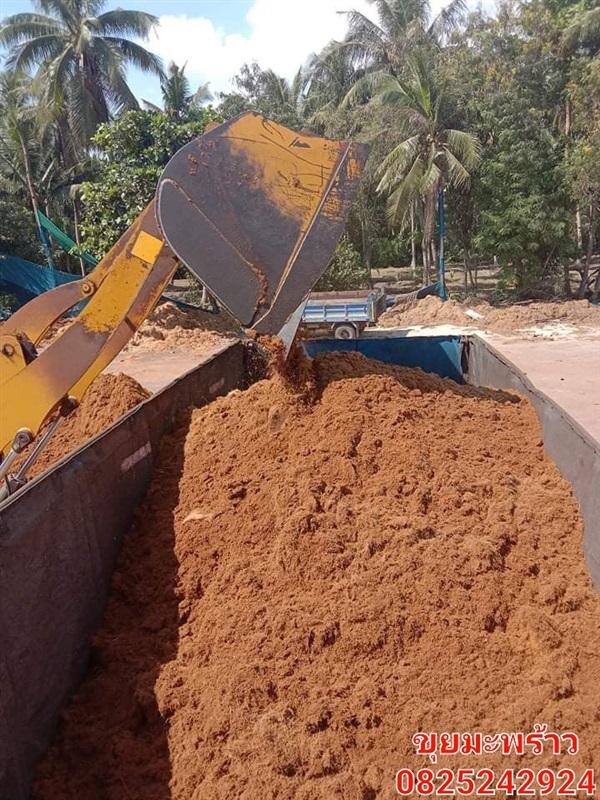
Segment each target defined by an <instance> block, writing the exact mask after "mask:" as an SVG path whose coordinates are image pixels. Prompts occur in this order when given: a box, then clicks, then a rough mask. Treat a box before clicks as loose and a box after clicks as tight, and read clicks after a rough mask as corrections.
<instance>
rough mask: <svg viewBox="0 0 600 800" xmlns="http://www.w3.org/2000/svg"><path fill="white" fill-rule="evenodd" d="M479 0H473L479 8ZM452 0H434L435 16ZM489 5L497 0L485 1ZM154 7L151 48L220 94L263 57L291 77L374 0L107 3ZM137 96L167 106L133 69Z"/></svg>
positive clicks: (14, 6)
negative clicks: (349, 14) (156, 21)
mask: <svg viewBox="0 0 600 800" xmlns="http://www.w3.org/2000/svg"><path fill="white" fill-rule="evenodd" d="M477 1H478V0H471V5H472V6H475V5H476V3H477ZM447 2H448V0H431V5H432V8H433V11H434V13H435V12H437V11H439V10H440V8H441V7H442V6H443V5H445V4H446V3H447ZM482 2H483V4H484V7H487V8H489V7H490V6H491V5H492V4H493V0H482ZM118 6H121V7H122V8H131V9H136V10H141V11H148V12H150V13H152V14H155V15H156V16H157V17H159V18H160V26H159V28H158V29H157V33H156V34H153V35H152V37H151V39H150V41H148V42H146V43H144V44H145V47H147V48H148V49H150V50H152V51H153V52H155V53H157V54H158V55H159V56H161V57H162V59H163V60H164V62H165V63H168V62H169V61H175V62H176V63H177V64H179V65H180V66H181V65H183V64H187V66H186V74H187V76H188V78H189V79H190V82H191V84H192V88H193V89H195V88H196V87H197V86H198V85H200V84H201V83H206V82H209V83H210V87H211V89H212V91H213V92H218V91H231V90H232V88H233V86H232V83H231V78H232V77H233V76H234V75H235V74H237V72H238V71H239V69H240V67H241V66H242V64H244V63H245V62H250V61H252V60H257V61H258V62H259V64H260V65H261V67H263V68H267V67H269V68H271V69H274V70H275V71H276V72H277V73H279V74H280V75H284V76H285V77H287V78H292V77H293V75H294V74H295V72H296V71H297V70H298V68H299V67H300V66H301V65H302V64H303V63H304V61H305V60H306V59H307V58H308V56H310V55H311V53H313V52H317V51H319V50H320V49H321V48H322V47H324V46H325V45H326V44H327V42H329V41H330V40H331V39H339V38H341V37H342V36H343V35H344V33H345V29H346V23H345V17H344V15H343V13H340V12H344V11H349V10H351V9H357V10H359V11H362V12H363V13H367V14H369V15H372V14H373V11H372V7H370V6H369V3H368V0H301V2H300V3H293V2H292V0H108V2H107V3H106V8H107V10H108V9H111V8H117V7H118ZM33 10H34V9H33V6H32V4H31V2H29V0H0V19H1V18H4V17H6V16H8V15H10V14H16V13H20V12H23V11H33ZM129 82H130V85H131V87H132V89H133V91H134V92H135V94H136V95H137V96H138V97H140V98H144V99H146V100H150V101H152V102H154V103H160V89H159V85H158V80H157V79H156V78H153V77H148V76H145V75H142V74H141V73H138V72H137V71H135V70H133V71H131V73H130V75H129Z"/></svg>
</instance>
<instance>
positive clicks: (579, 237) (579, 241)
mask: <svg viewBox="0 0 600 800" xmlns="http://www.w3.org/2000/svg"><path fill="white" fill-rule="evenodd" d="M575 234H576V236H577V249H578V250H579V253H581V251H582V250H583V233H582V230H581V209H580V207H579V203H577V205H576V206H575Z"/></svg>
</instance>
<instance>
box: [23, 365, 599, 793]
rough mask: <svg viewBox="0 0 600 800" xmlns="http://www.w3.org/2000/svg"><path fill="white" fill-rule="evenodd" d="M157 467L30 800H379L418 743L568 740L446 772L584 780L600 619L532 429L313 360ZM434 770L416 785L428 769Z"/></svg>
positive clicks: (492, 398)
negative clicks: (522, 736)
mask: <svg viewBox="0 0 600 800" xmlns="http://www.w3.org/2000/svg"><path fill="white" fill-rule="evenodd" d="M311 393H312V396H310V397H309V396H308V395H307V394H306V393H302V392H299V391H298V390H297V389H296V388H294V387H290V385H289V384H288V383H286V381H285V380H284V379H282V378H281V377H279V376H275V377H273V378H272V379H270V380H264V381H261V382H259V383H257V384H255V385H254V386H252V387H251V388H250V389H248V390H247V391H245V392H237V391H236V392H233V393H231V394H230V395H229V396H227V397H226V398H223V399H220V400H216V401H215V402H214V403H212V404H210V405H209V406H207V407H206V408H204V409H201V410H195V411H193V412H192V414H191V417H190V419H189V420H187V421H186V423H185V424H182V426H181V427H180V428H179V429H178V430H177V431H176V432H175V433H174V434H173V435H172V436H170V437H169V438H167V439H165V440H164V442H163V446H162V454H161V459H162V461H161V467H160V469H159V471H158V472H157V475H156V478H155V480H154V482H153V484H152V486H151V489H150V493H149V496H148V498H147V501H146V502H145V505H144V506H143V507H142V508H141V510H140V512H139V514H138V517H137V521H136V524H135V525H134V527H133V529H132V531H131V532H130V534H129V535H128V537H127V538H126V541H125V544H124V547H123V550H122V555H121V559H120V564H119V567H118V570H117V572H116V574H115V577H114V583H113V588H112V595H111V598H110V602H109V606H108V610H107V613H106V616H105V621H104V624H103V627H102V630H101V632H100V634H99V636H98V637H97V641H96V642H95V649H94V666H93V668H92V670H91V673H90V675H89V677H88V679H87V680H86V681H85V683H84V684H83V685H82V687H81V689H80V691H79V693H78V695H77V696H76V698H75V700H74V702H73V704H72V705H71V706H70V707H69V708H68V709H67V710H66V712H65V714H64V719H63V721H62V723H61V726H60V729H59V733H58V736H57V739H56V742H55V745H54V746H53V748H52V749H51V750H50V752H49V754H48V756H47V757H46V759H45V760H44V761H43V762H42V764H41V765H40V767H39V770H38V775H37V783H36V788H35V798H36V799H37V800H67V798H68V800H74V798H77V800H101V799H102V800H159V799H160V800H165V798H172V799H173V800H213V798H214V799H215V800H216V799H217V798H218V799H219V800H225V799H226V798H227V799H229V798H243V800H250V798H252V800H254V799H255V798H261V799H262V798H264V799H265V800H274V798H278V799H280V798H284V799H286V800H287V799H289V800H292V798H294V800H309V798H310V799H311V800H313V799H314V800H316V799H317V798H318V799H319V800H331V799H332V798H340V800H341V798H345V799H346V800H373V799H374V798H392V797H395V796H396V795H395V791H394V776H395V772H396V771H397V770H398V769H399V768H401V767H409V768H414V769H416V768H419V767H431V766H432V764H431V762H430V761H429V760H428V759H427V758H426V757H424V756H416V755H415V752H414V746H413V745H412V743H411V737H412V735H413V734H414V733H415V732H416V731H419V730H424V731H438V732H441V731H473V730H475V731H483V732H484V733H497V732H499V731H525V732H528V731H530V730H531V727H532V725H533V724H534V723H546V724H547V725H548V726H549V730H552V731H558V732H562V731H568V730H573V731H576V732H577V733H578V734H579V736H580V741H581V750H580V753H579V755H577V756H568V755H562V756H560V757H553V756H552V755H546V756H544V758H537V759H535V758H533V757H531V756H529V757H525V758H523V759H520V758H517V757H516V756H513V757H511V758H509V757H507V756H504V757H503V756H500V755H498V754H495V755H488V756H485V757H471V756H469V757H466V756H462V757H461V756H452V757H447V756H444V757H443V758H442V759H441V760H442V761H443V763H439V762H438V767H440V766H450V767H452V768H454V769H458V768H459V767H460V768H466V767H483V766H485V767H492V768H496V769H497V770H501V769H504V768H506V767H514V768H515V769H518V768H519V767H520V766H524V765H528V766H530V767H532V768H533V767H534V766H535V767H536V769H539V768H540V767H541V766H546V767H554V768H556V767H558V766H559V765H561V766H564V767H566V766H568V767H572V768H573V769H574V770H577V771H581V770H583V768H591V767H595V768H596V769H598V768H600V724H599V723H600V711H599V706H598V680H599V678H600V659H599V655H600V598H599V597H598V596H597V595H596V594H595V593H594V591H593V589H592V587H591V584H590V579H589V577H588V574H587V572H586V568H585V564H584V560H583V558H582V555H581V543H582V524H581V519H580V517H579V514H578V510H577V506H576V503H575V500H574V499H573V497H572V495H571V493H570V490H569V487H568V485H567V484H566V483H565V482H564V481H563V480H562V479H561V478H560V476H559V473H558V471H557V469H556V467H555V466H554V464H553V463H552V462H551V461H550V460H549V458H548V457H547V456H546V455H545V453H544V450H543V448H542V445H541V441H540V432H539V428H538V423H537V419H536V417H535V414H534V411H533V409H532V408H531V407H530V406H529V405H528V403H527V402H525V401H524V400H521V399H519V398H517V397H515V396H511V395H507V394H504V393H500V392H494V391H488V390H477V389H474V388H469V387H459V386H457V385H456V384H453V383H452V382H450V381H445V380H442V379H440V378H437V377H434V376H430V375H426V374H424V373H422V372H420V371H419V370H406V369H402V368H393V367H388V366H384V365H382V364H379V363H377V362H373V361H369V360H367V359H365V358H363V357H362V356H360V355H358V354H341V353H337V354H336V353H331V354H325V355H322V356H320V357H319V358H317V359H316V360H315V362H314V363H313V367H312V376H311ZM434 768H436V767H434Z"/></svg>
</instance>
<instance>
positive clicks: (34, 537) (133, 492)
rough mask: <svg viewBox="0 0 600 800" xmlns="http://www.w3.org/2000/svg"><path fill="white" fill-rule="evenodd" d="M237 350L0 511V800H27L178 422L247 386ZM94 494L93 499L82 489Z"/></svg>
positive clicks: (166, 392) (152, 401) (151, 402)
mask: <svg viewBox="0 0 600 800" xmlns="http://www.w3.org/2000/svg"><path fill="white" fill-rule="evenodd" d="M245 374H246V367H245V348H244V346H243V345H242V344H241V343H236V344H233V345H232V346H230V347H228V348H227V349H226V350H224V351H222V352H220V353H218V354H217V355H215V356H214V357H213V358H212V359H210V360H209V361H208V362H206V363H204V364H202V365H201V366H199V367H198V368H196V369H194V370H192V371H191V372H189V373H188V374H187V375H184V376H183V377H181V378H179V379H178V380H176V381H174V382H173V383H172V384H170V385H169V386H167V387H166V388H165V389H163V390H162V391H161V392H159V393H158V394H156V395H154V396H153V397H151V398H149V399H148V400H147V401H145V402H144V403H143V404H142V405H140V406H138V407H137V408H136V409H134V410H133V411H132V412H131V413H130V414H128V415H127V416H126V417H125V418H124V419H122V420H121V421H120V422H118V423H116V424H115V425H114V426H113V427H111V428H109V429H108V430H106V431H105V432H103V433H102V434H100V435H99V436H97V437H95V438H94V439H93V440H92V441H91V442H89V443H88V444H86V445H84V446H83V447H81V448H79V449H78V450H77V451H75V452H74V453H73V454H72V455H71V456H70V457H69V458H67V459H66V460H63V461H62V462H60V463H59V464H58V465H57V466H56V467H55V468H54V469H52V470H51V471H49V472H47V473H45V474H44V475H43V476H40V478H39V479H37V480H35V481H32V483H31V484H29V485H28V486H27V487H26V488H25V489H23V490H22V491H21V492H19V494H18V495H16V496H15V497H14V498H13V499H11V500H9V501H7V502H6V504H5V505H4V506H3V507H2V509H1V510H0V592H1V595H0V648H1V649H0V798H2V799H3V800H26V799H27V798H29V796H30V786H31V780H32V775H33V768H34V764H35V762H36V760H37V759H38V758H39V757H40V756H41V755H42V754H43V753H44V752H45V750H46V748H47V746H48V744H49V742H50V739H51V737H52V733H53V730H54V728H55V725H56V722H57V718H58V714H59V711H60V709H61V707H62V705H63V704H64V703H65V701H66V700H67V699H68V697H69V696H70V694H71V693H72V692H73V690H74V689H75V688H76V686H77V685H78V683H79V682H80V680H81V678H82V676H83V674H84V672H85V669H86V665H87V659H88V654H89V645H90V640H91V637H92V635H93V634H94V633H95V631H96V630H97V628H98V625H99V624H100V621H101V618H102V614H103V612H104V608H105V605H106V600H107V596H108V591H109V587H110V581H111V576H112V572H113V568H114V565H115V562H116V558H117V554H118V552H119V547H120V544H121V540H122V537H123V535H124V534H125V533H126V531H127V530H128V529H129V527H130V525H131V521H132V516H133V513H134V510H135V508H136V507H137V506H138V505H139V503H140V502H141V500H142V499H143V497H144V494H145V492H146V489H147V487H148V485H149V482H150V480H151V477H152V473H153V470H154V467H155V463H156V457H157V453H158V445H159V442H160V439H161V437H162V436H163V434H165V433H167V432H168V431H169V430H171V429H172V427H173V423H174V420H175V417H176V415H177V414H178V413H179V412H180V411H181V410H182V409H184V408H187V407H189V406H198V405H204V404H205V403H207V402H209V401H210V400H211V399H213V398H214V397H216V396H218V395H223V394H226V393H227V392H229V391H231V390H232V389H235V388H241V387H242V385H244V382H245ZM91 485H93V491H90V486H91Z"/></svg>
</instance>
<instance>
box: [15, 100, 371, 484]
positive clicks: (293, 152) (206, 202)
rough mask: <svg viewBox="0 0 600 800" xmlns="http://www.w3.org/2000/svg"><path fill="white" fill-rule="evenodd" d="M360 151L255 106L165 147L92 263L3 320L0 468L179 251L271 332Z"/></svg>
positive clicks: (129, 318)
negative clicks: (129, 215)
mask: <svg viewBox="0 0 600 800" xmlns="http://www.w3.org/2000/svg"><path fill="white" fill-rule="evenodd" d="M366 157H367V148H366V147H365V146H364V145H358V144H354V143H348V142H338V141H331V140H327V139H321V138H318V137H313V136H305V135H302V134H297V133H295V132H293V131H291V130H288V129H287V128H285V127H283V126H281V125H278V124H276V123H273V122H270V121H269V120H267V119H265V118H264V117H262V116H260V115H258V114H254V113H252V112H249V113H247V114H242V115H241V116H239V117H236V118H235V119H233V120H231V121H230V122H227V123H224V124H223V125H219V126H217V127H215V128H213V129H212V130H210V131H209V132H207V133H205V134H204V135H203V136H201V137H200V138H198V139H196V140H194V141H193V142H191V143H190V144H188V145H186V146H185V147H183V148H182V149H181V150H180V151H179V152H178V153H176V154H175V156H174V157H173V158H172V159H171V161H170V162H169V163H168V165H167V167H166V169H165V171H164V173H163V175H162V176H161V178H160V181H159V184H158V187H157V191H156V196H155V199H154V200H153V201H152V202H151V203H150V205H149V206H148V208H147V209H146V210H145V211H144V212H143V213H142V214H141V215H140V217H138V219H137V220H136V221H135V222H134V223H133V225H131V227H130V228H129V229H128V230H127V231H126V233H125V234H124V235H123V236H122V237H121V239H120V240H119V242H117V244H116V245H115V246H114V247H113V248H112V250H111V251H110V252H109V253H108V254H107V255H106V256H105V258H104V259H103V260H102V261H101V262H100V263H99V264H98V266H97V267H96V268H95V269H94V271H93V272H92V273H90V275H88V276H87V277H86V278H83V279H82V280H79V281H76V282H73V283H69V284H66V285H64V286H61V287H59V288H57V289H54V290H53V291H51V292H48V293H46V294H44V295H41V296H40V297H38V298H36V299H35V300H33V301H31V302H30V303H28V304H27V305H26V306H24V307H23V308H22V309H20V310H19V311H18V312H16V313H15V314H13V316H12V317H11V318H10V319H9V320H8V321H7V322H5V323H4V325H3V326H2V328H1V329H0V459H2V460H1V461H0V475H5V474H6V473H7V472H8V468H9V466H10V462H11V461H12V460H13V459H14V457H15V455H16V453H18V452H20V451H21V450H22V449H23V448H24V447H25V446H27V444H29V443H30V442H31V441H33V440H34V439H35V438H36V437H37V435H38V433H39V431H40V429H41V428H42V426H43V425H44V424H45V423H46V422H47V421H48V420H49V418H51V417H53V416H54V417H55V422H54V423H53V425H55V424H58V420H60V419H61V418H62V417H64V416H66V415H67V414H68V413H69V412H70V411H71V410H72V409H73V408H74V407H76V406H77V404H78V403H79V402H80V400H81V398H82V396H83V394H84V393H85V391H86V389H87V388H88V386H89V385H90V383H91V382H92V380H93V379H94V378H95V377H96V376H97V375H98V374H99V373H100V372H101V371H102V370H103V369H104V368H105V367H106V366H107V365H108V364H109V363H110V362H111V361H112V359H113V358H114V357H115V356H116V355H117V354H118V353H119V352H120V350H121V349H122V348H123V347H124V346H125V345H126V344H127V342H128V341H129V339H130V338H131V336H132V335H133V334H134V333H135V331H136V330H137V328H138V327H139V325H140V324H141V323H142V322H143V320H144V319H145V318H146V317H147V316H148V314H149V313H150V312H151V311H152V309H153V308H154V306H155V304H156V302H157V301H158V299H159V297H160V295H161V293H162V291H163V290H164V288H165V287H166V286H167V284H168V283H169V281H170V279H171V276H172V274H173V272H174V270H175V268H176V267H177V265H178V263H179V261H182V262H183V263H185V265H186V266H187V267H188V268H189V269H190V270H191V271H192V272H193V273H194V274H195V275H196V276H197V277H198V279H199V280H200V281H201V282H202V283H203V284H204V285H205V286H207V288H208V289H209V290H210V291H211V292H212V293H213V294H214V295H215V296H216V297H217V298H218V299H219V300H220V302H221V303H222V304H223V305H224V306H225V308H227V309H228V310H229V311H230V312H231V314H232V315H233V316H234V317H236V318H237V319H238V320H239V321H240V322H241V324H242V325H243V326H245V327H248V328H253V329H254V330H256V331H257V332H259V333H268V334H277V333H279V332H280V331H281V329H282V328H283V327H284V326H285V325H286V323H288V322H289V320H290V318H292V317H293V315H294V312H295V311H296V310H297V309H298V307H299V306H300V305H301V303H302V301H303V300H304V298H305V297H306V295H307V294H308V292H309V291H310V289H311V287H312V286H313V284H314V283H315V282H316V280H317V279H318V278H319V276H320V275H321V273H322V272H323V270H324V269H325V267H326V265H327V263H328V262H329V260H330V258H331V256H332V254H333V251H334V248H335V245H336V243H337V241H338V239H339V237H340V235H341V233H342V231H343V226H344V222H345V219H346V216H347V213H348V210H349V207H350V204H351V202H352V199H353V197H354V195H355V193H356V189H357V187H358V180H359V177H360V174H361V172H362V168H363V166H364V163H365V161H366ZM81 300H87V303H86V305H85V308H84V309H83V310H82V311H81V313H80V314H79V315H78V317H77V318H76V319H75V320H74V321H73V322H72V323H71V324H70V325H69V326H68V328H67V329H66V330H65V331H64V332H63V333H62V334H61V335H60V336H59V337H58V338H57V339H56V340H55V341H53V342H52V344H50V345H49V346H48V347H46V348H45V349H44V350H42V352H40V353H39V354H38V353H37V351H36V345H37V344H38V343H39V341H40V340H41V339H42V337H43V336H44V334H45V333H46V331H47V330H48V328H49V327H50V326H51V325H52V324H53V323H54V322H55V321H56V320H57V319H59V318H60V317H61V315H63V314H64V313H65V312H66V311H68V310H69V309H70V308H72V307H73V306H75V305H76V304H77V303H78V302H80V301H81ZM294 318H295V317H294ZM20 474H21V473H20Z"/></svg>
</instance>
